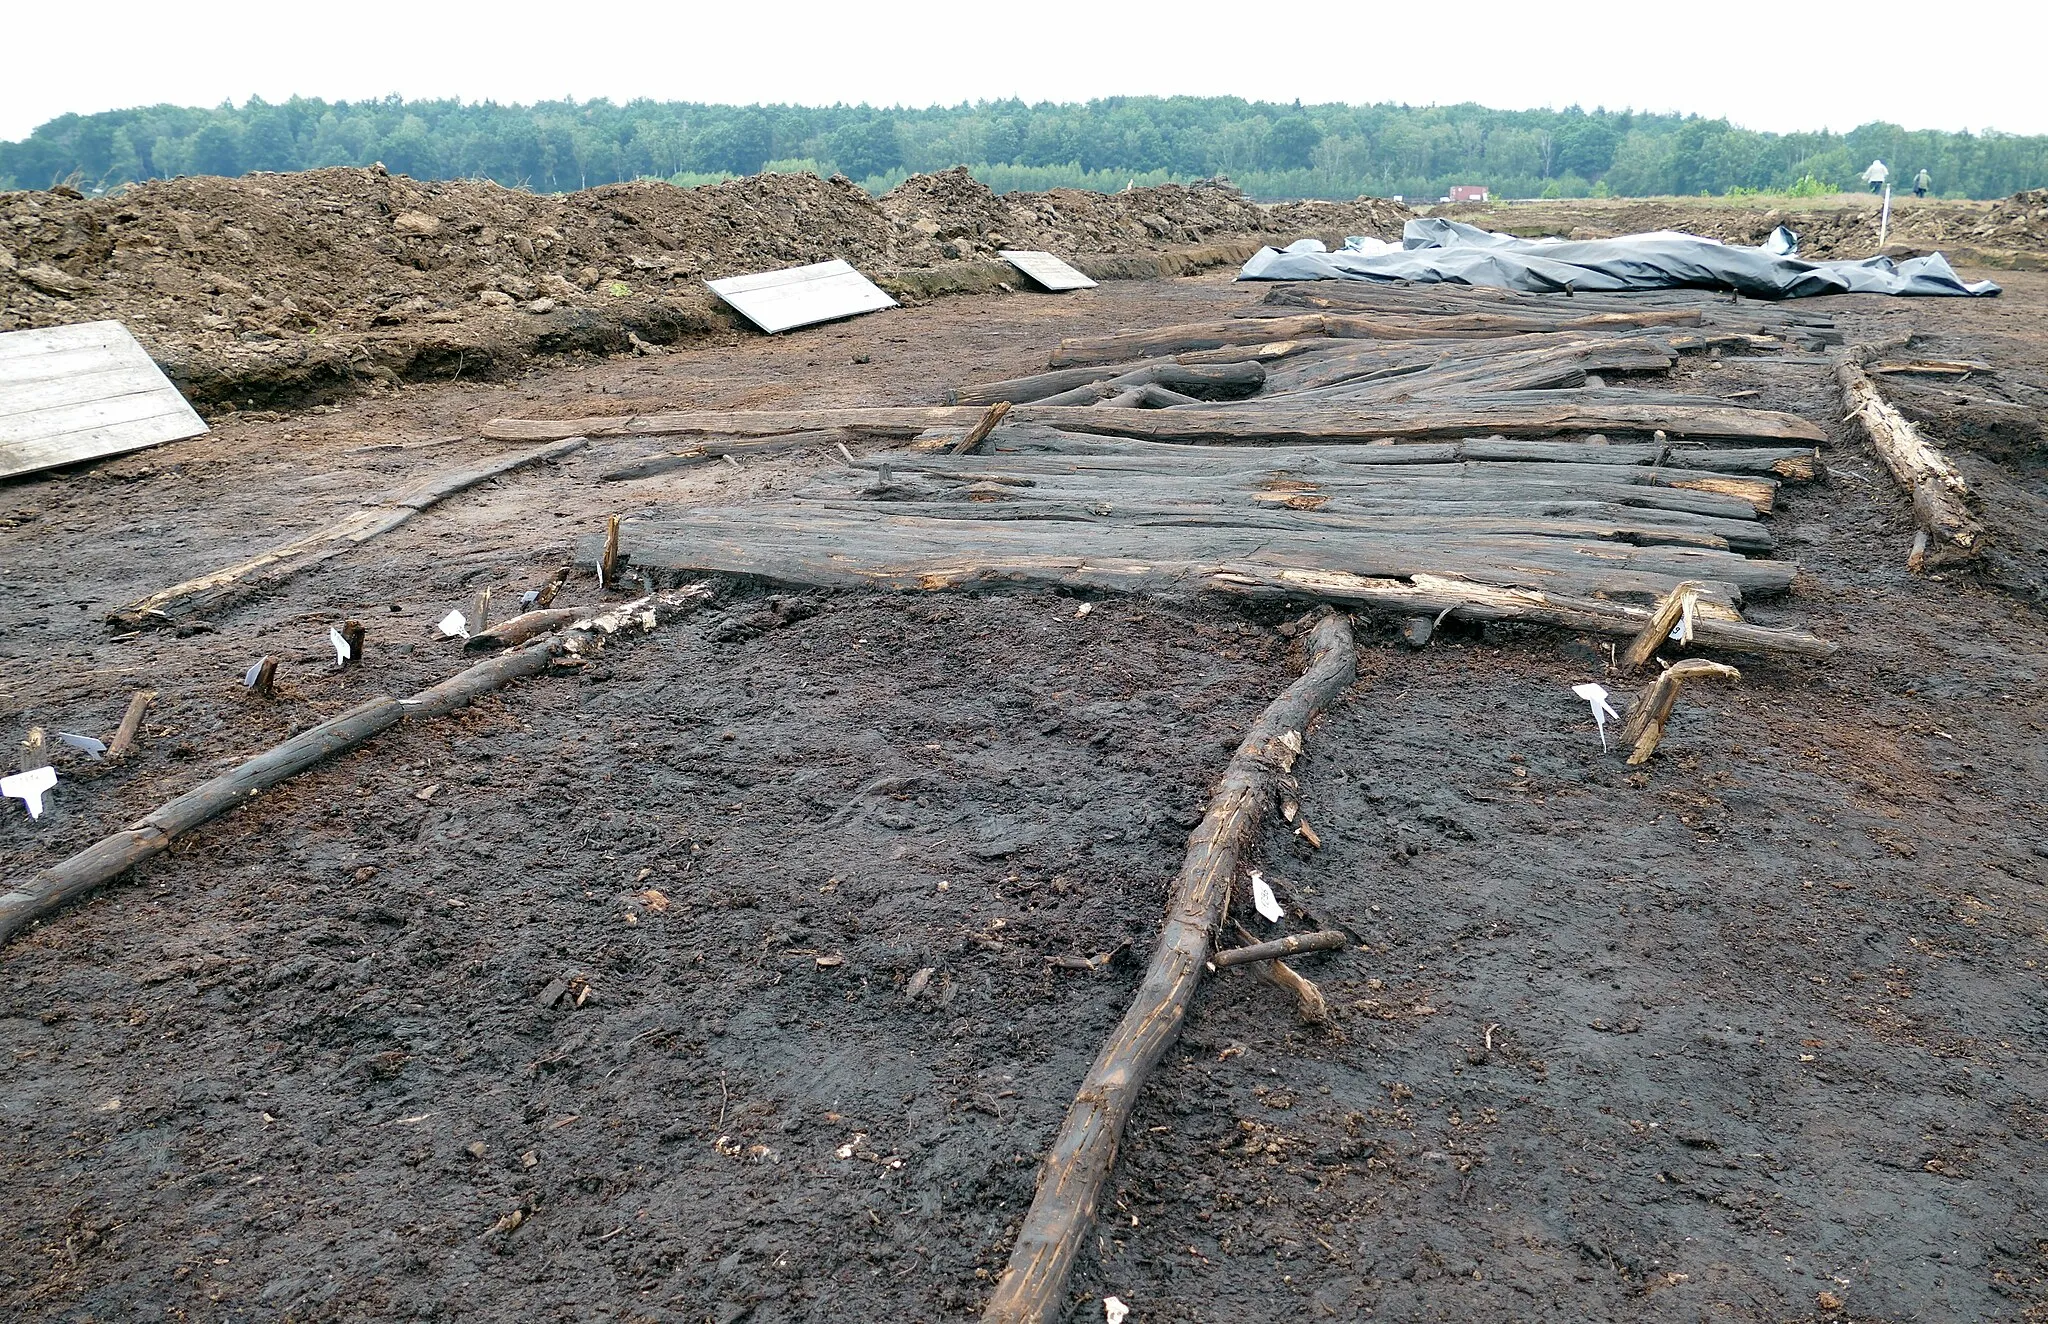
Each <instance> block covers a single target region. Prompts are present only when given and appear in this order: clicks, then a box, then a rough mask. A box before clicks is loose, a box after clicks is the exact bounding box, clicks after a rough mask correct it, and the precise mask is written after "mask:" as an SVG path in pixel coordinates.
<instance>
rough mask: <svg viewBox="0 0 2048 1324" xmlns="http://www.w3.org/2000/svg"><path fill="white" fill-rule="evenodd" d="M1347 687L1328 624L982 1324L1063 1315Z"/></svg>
mask: <svg viewBox="0 0 2048 1324" xmlns="http://www.w3.org/2000/svg"><path fill="white" fill-rule="evenodd" d="M1356 675H1357V649H1356V645H1355V644H1354V643H1353V642H1352V637H1351V623H1350V621H1348V620H1347V619H1345V618H1344V617H1342V616H1332V617H1329V618H1328V619H1326V620H1324V621H1323V622H1322V624H1320V625H1318V626H1317V627H1316V629H1315V631H1314V632H1313V634H1312V635H1311V636H1310V640H1309V657H1308V666H1307V667H1306V669H1305V670H1304V671H1303V673H1302V676H1301V679H1299V680H1297V681H1295V682H1294V684H1292V685H1290V686H1288V687H1287V689H1286V690H1285V691H1284V692H1283V693H1282V694H1281V695H1280V697H1279V698H1277V699H1275V700H1274V701H1273V703H1272V704H1271V706H1269V707H1268V708H1267V709H1266V711H1265V712H1264V713H1262V714H1260V716H1259V720H1258V721H1257V722H1255V723H1254V724H1253V725H1252V728H1251V730H1250V731H1249V732H1247V733H1246V735H1245V738H1244V740H1243V742H1242V743H1241V744H1239V746H1238V748H1237V753H1236V755H1235V756H1234V757H1233V758H1232V759H1231V760H1230V764H1229V766H1228V767H1227V768H1225V770H1224V773H1223V779H1222V781H1221V782H1219V783H1218V785H1217V787H1216V790H1215V793H1214V794H1213V795H1211V796H1210V798H1209V810H1208V813H1207V814H1205V815H1204V816H1203V818H1202V822H1201V824H1200V826H1198V827H1197V828H1196V829H1195V832H1194V835H1193V836H1192V837H1191V838H1190V839H1189V842H1188V850H1187V856H1186V858H1185V859H1184V860H1183V862H1182V864H1181V870H1180V875H1179V877H1177V878H1176V879H1175V880H1174V884H1173V888H1172V891H1171V892H1170V894H1169V898H1168V903H1167V909H1166V921H1165V924H1164V926H1163V928H1162V929H1161V931H1160V935H1159V945H1158V947H1157V948H1155V949H1154V951H1153V953H1152V959H1151V961H1150V962H1149V963H1148V964H1147V966H1146V969H1145V977H1144V979H1143V980H1142V981H1141V982H1140V984H1139V986H1138V991H1137V994H1136V996H1135V997H1133V999H1132V1001H1131V1006H1130V1010H1128V1011H1127V1012H1125V1013H1124V1017H1123V1020H1122V1021H1120V1022H1119V1023H1118V1024H1117V1027H1116V1029H1115V1030H1114V1031H1113V1032H1112V1033H1111V1034H1110V1037H1109V1039H1108V1041H1107V1042H1105V1043H1104V1044H1103V1046H1102V1051H1101V1052H1100V1053H1099V1054H1097V1056H1096V1059H1095V1064H1094V1066H1092V1067H1091V1068H1090V1069H1089V1071H1088V1074H1087V1076H1086V1077H1085V1078H1084V1079H1083V1081H1082V1084H1081V1089H1080V1092H1079V1093H1078V1094H1077V1095H1076V1096H1075V1099H1074V1103H1073V1106H1072V1107H1071V1108H1069V1109H1068V1111H1067V1117H1066V1121H1065V1123H1064V1124H1063V1125H1062V1126H1061V1127H1060V1131H1059V1134H1058V1136H1056V1137H1055V1138H1054V1140H1053V1144H1052V1148H1051V1149H1050V1150H1049V1151H1048V1152H1047V1154H1046V1157H1045V1161H1044V1163H1043V1164H1042V1165H1041V1166H1040V1168H1039V1175H1038V1191H1037V1194H1036V1196H1035V1197H1034V1198H1033V1199H1032V1202H1031V1209H1030V1211H1029V1212H1028V1213H1026V1214H1025V1216H1024V1222H1023V1227H1022V1230H1021V1231H1020V1232H1019V1234H1018V1237H1017V1244H1016V1246H1015V1248H1014V1249H1013V1250H1012V1251H1011V1253H1010V1263H1009V1267H1008V1268H1006V1269H1005V1270H1004V1271H1003V1276H1002V1277H1001V1279H999V1280H998V1281H997V1283H996V1288H995V1291H994V1293H992V1294H991V1295H990V1297H989V1300H988V1304H987V1306H986V1307H985V1309H984V1310H983V1313H982V1319H983V1321H984V1324H1046V1322H1047V1321H1050V1320H1053V1319H1055V1318H1057V1317H1058V1316H1059V1314H1060V1313H1061V1312H1062V1311H1063V1310H1064V1309H1065V1306H1066V1284H1067V1277H1068V1275H1069V1273H1070V1272H1071V1271H1072V1269H1073V1266H1074V1256H1075V1254H1076V1252H1078V1251H1079V1250H1080V1247H1081V1244H1082V1242H1083V1241H1084V1240H1085V1239H1086V1237H1087V1235H1088V1232H1089V1229H1090V1227H1091V1225H1092V1224H1093V1222H1094V1219H1095V1208H1096V1203H1097V1201H1098V1200H1099V1199H1100V1198H1101V1194H1102V1187H1103V1183H1104V1182H1106V1181H1107V1180H1108V1178H1109V1173H1110V1169H1111V1168H1112V1167H1113V1166H1114V1165H1115V1163H1116V1152H1117V1145H1118V1142H1119V1141H1120V1139H1121V1138H1122V1135H1123V1130H1124V1126H1125V1125H1126V1124H1127V1123H1128V1122H1129V1120H1130V1115H1131V1109H1132V1107H1133V1106H1135V1105H1136V1103H1137V1099H1138V1093H1139V1091H1140V1090H1142V1089H1143V1088H1144V1085H1145V1081H1146V1079H1147V1078H1148V1077H1149V1076H1150V1075H1151V1074H1152V1070H1153V1068H1155V1067H1156V1066H1158V1064H1159V1060H1160V1059H1161V1058H1162V1057H1164V1056H1165V1054H1166V1050H1167V1049H1168V1048H1170V1047H1172V1045H1173V1041H1174V1040H1175V1038H1177V1037H1178V1036H1179V1034H1180V1028H1181V1023H1182V1021H1183V1020H1184V1019H1185V1018H1186V1016H1187V1010H1188V1006H1189V1004H1190V1002H1191V1001H1192V1000H1193V998H1194V994H1195V988H1196V986H1197V985H1198V984H1199V983H1200V981H1201V978H1202V970H1203V966H1204V964H1205V963H1206V962H1207V959H1208V956H1209V952H1210V945H1211V940H1212V937H1213V935H1214V934H1215V932H1216V930H1217V927H1218V925H1219V924H1220V923H1221V922H1222V919H1223V910H1224V905H1225V903H1226V902H1227V900H1228V899H1229V896H1230V889H1231V884H1232V883H1233V882H1234V881H1235V879H1236V877H1237V875H1238V863H1239V859H1240V856H1241V855H1242V853H1243V851H1244V850H1245V848H1246V846H1247V845H1248V844H1249V843H1250V841H1251V839H1252V836H1253V834H1254V833H1255V832H1256V831H1257V830H1258V827H1259V824H1260V823H1261V822H1262V821H1263V820H1264V818H1265V816H1266V814H1267V813H1268V812H1269V811H1270V810H1271V808H1272V805H1273V797H1274V793H1275V787H1276V783H1277V782H1278V780H1279V778H1281V777H1283V776H1285V775H1286V774H1287V772H1288V771H1289V769H1291V768H1292V767H1293V766H1294V760H1295V757H1296V755H1297V754H1299V753H1300V751H1301V748H1302V743H1303V740H1304V739H1305V737H1306V736H1307V734H1308V728H1309V724H1310V723H1311V722H1312V721H1313V720H1314V719H1315V717H1316V715H1317V714H1318V713H1320V712H1321V711H1322V710H1323V709H1324V708H1325V707H1327V706H1328V705H1329V704H1330V702H1331V701H1332V700H1334V699H1335V698H1336V697H1337V695H1338V694H1340V693H1341V692H1342V691H1343V690H1344V688H1345V687H1346V686H1347V685H1349V684H1350V683H1351V682H1352V680H1353V679H1354V678H1355V677H1356Z"/></svg>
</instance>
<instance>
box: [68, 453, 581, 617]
mask: <svg viewBox="0 0 2048 1324" xmlns="http://www.w3.org/2000/svg"><path fill="white" fill-rule="evenodd" d="M585 444H586V443H585V439H584V438H582V437H578V436H574V435H571V436H568V437H566V438H563V439H561V440H560V441H558V442H556V443H555V444H553V445H547V446H540V447H536V448H535V449H532V450H527V451H520V452H517V453H515V454H512V455H507V456H503V457H501V458H500V459H497V460H494V461H492V462H491V463H489V464H486V465H482V466H479V467H476V468H469V469H457V470H451V471H449V472H447V473H442V474H437V475H434V476H433V477H431V478H428V479H426V480H424V481H423V482H420V483H417V484H415V485H413V486H412V487H409V488H406V489H404V490H403V491H400V492H398V493H396V494H394V495H392V496H389V497H386V498H385V499H384V500H383V501H382V502H380V503H378V504H377V505H375V506H371V507H369V508H368V509H364V510H358V511H356V512H355V513H354V514H352V515H348V516H346V517H344V518H342V519H339V520H336V521H335V522H334V523H332V524H330V525H328V526H327V527H325V528H323V529H316V530H314V531H313V532H312V533H309V534H306V535H304V536H303V537H299V538H294V539H292V540H291V541H290V542H288V543H285V544H284V545H282V546H279V547H273V548H271V549H270V550H269V551H267V552H263V553H261V554H259V555H256V556H253V557H250V558H249V559H248V560H246V561H240V562H237V563H236V564H234V565H231V566H226V567H224V568H222V569H219V570H215V571H213V572H212V573H210V574H205V575H200V576H199V577H197V578H195V579H188V580H186V581H185V582H183V583H181V584H174V585H172V586H171V587H170V588H167V589H164V590H162V591H161V592H158V593H152V594H150V595H149V596H148V597H146V598H139V599H137V600H136V601H134V602H130V603H127V604H126V605H124V606H121V607H117V608H115V609H114V610H113V611H111V612H109V613H108V614H107V620H108V621H109V622H110V623H112V624H114V625H116V626H119V627H120V628H122V629H129V630H133V629H139V628H141V627H143V626H145V625H168V624H172V623H174V622H176V621H178V620H181V619H189V618H191V617H194V616H203V615H205V614H206V613H208V612H211V611H216V610H218V609H220V608H221V607H223V606H226V605H227V604H229V603H231V602H235V601H238V600H240V599H242V598H246V597H249V596H251V595H253V594H256V593H259V592H262V591H264V590H265V589H270V588H275V587H276V586H277V585H279V584H281V583H283V582H284V581H285V580H287V579H290V578H291V577H292V576H293V575H296V574H299V573H301V572H302V571H305V570H309V569H311V568H312V567H314V566H316V565H319V564H321V563H322V562H325V561H328V560H331V559H332V558H334V557H337V556H340V555H341V554H342V553H343V552H346V551H348V550H349V549H350V548H352V547H357V546H360V545H361V544H363V543H366V542H368V541H370V540H371V539H372V538H376V537H378V536H380V535H382V534H386V533H389V532H391V530H393V529H395V528H397V527H398V526H399V525H401V524H404V523H405V522H406V521H407V520H410V519H411V518H412V517H413V516H415V515H417V514H419V513H420V512H421V511H423V510H428V509H431V508H432V507H434V506H436V505H439V504H440V503H441V502H443V501H445V500H447V499H448V498H449V497H451V496H454V495H455V494H457V493H458V492H464V491H467V490H468V489H470V488H472V487H475V486H476V485H477V484H479V483H483V482H488V481H489V480H490V479H493V478H497V477H500V476H501V475H504V474H508V473H511V472H513V471H514V470H516V469H523V468H525V467H526V466H528V465H531V464H540V463H542V462H544V461H547V460H554V459H559V458H561V457H562V456H564V455H567V454H569V453H570V452H571V451H575V450H577V449H579V448H581V447H582V446H583V445H585Z"/></svg>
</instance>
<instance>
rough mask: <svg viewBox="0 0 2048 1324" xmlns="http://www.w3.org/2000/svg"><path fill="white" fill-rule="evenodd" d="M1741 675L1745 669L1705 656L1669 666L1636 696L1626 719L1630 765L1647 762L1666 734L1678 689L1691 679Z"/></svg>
mask: <svg viewBox="0 0 2048 1324" xmlns="http://www.w3.org/2000/svg"><path fill="white" fill-rule="evenodd" d="M1741 679H1742V673H1741V672H1740V671H1737V670H1736V669H1735V668H1734V667H1731V666H1727V665H1725V664H1723V663H1720V662H1709V661H1708V660H1707V659H1705V658H1703V657H1689V658H1686V659H1685V660H1684V661H1682V662H1678V663H1676V664H1674V665H1672V666H1670V667H1667V668H1665V670H1664V672H1663V674H1662V675H1660V676H1658V677H1657V679H1655V680H1653V681H1651V682H1650V683H1649V685H1647V686H1646V687H1645V688H1644V689H1643V692H1642V693H1641V694H1638V695H1637V696H1636V701H1635V702H1634V703H1633V704H1631V705H1630V706H1629V710H1628V716H1627V717H1626V718H1624V719H1623V720H1622V724H1621V743H1622V744H1624V745H1627V746H1629V755H1628V765H1629V766H1630V767H1631V768H1633V767H1638V766H1640V765H1641V764H1644V763H1647V762H1648V761H1649V758H1650V755H1651V754H1653V753H1655V752H1656V750H1657V742H1658V741H1660V740H1662V739H1663V738H1664V727H1665V725H1666V724H1667V723H1668V722H1670V720H1671V708H1672V705H1673V704H1675V703H1677V702H1678V691H1679V690H1680V688H1682V687H1683V686H1684V685H1685V684H1686V683H1687V682H1688V681H1694V680H1728V681H1736V680H1741Z"/></svg>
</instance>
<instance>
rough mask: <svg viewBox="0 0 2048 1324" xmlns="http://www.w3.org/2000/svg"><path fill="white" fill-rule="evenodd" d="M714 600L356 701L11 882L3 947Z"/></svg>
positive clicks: (673, 605) (667, 601) (668, 608)
mask: <svg viewBox="0 0 2048 1324" xmlns="http://www.w3.org/2000/svg"><path fill="white" fill-rule="evenodd" d="M709 597H710V590H709V588H708V587H706V586H704V585H696V586H693V587H691V588H687V589H683V590H680V591H679V592H676V593H670V594H661V595H657V596H654V597H649V598H642V599H639V600H637V601H635V602H631V603H626V604H623V605H621V606H619V607H615V608H611V609H609V610H607V611H604V612H602V613H600V614H598V615H589V614H585V615H583V616H582V617H581V618H580V620H579V621H578V623H577V628H576V629H574V630H571V631H569V632H567V633H566V634H564V635H563V636H561V637H560V638H559V639H544V640H541V641H539V642H537V643H534V644H532V645H529V646H528V647H527V648H525V649H522V650H519V651H517V652H512V653H506V654H503V655H501V656H499V657H494V658H490V659H488V660H486V661H483V662H479V663H477V664H476V665H475V666H473V667H470V668H468V669H466V670H464V671H462V672H460V673H458V674H456V675H454V676H451V677H449V678H448V679H447V680H444V681H442V682H441V683H440V684H438V685H435V686H432V687H431V688H428V689H425V690H422V691H420V692H419V693H418V694H415V695H414V696H412V697H411V698H409V699H405V700H398V699H393V698H391V697H389V696H388V695H381V694H380V695H378V696H376V697H375V698H372V699H369V700H367V701H365V702H363V703H361V704H358V705H357V706H356V707H354V708H351V709H349V710H348V711H347V712H344V713H342V714H340V715H338V716H336V717H333V718H330V719H328V720H327V721H325V722H322V723H320V724H319V725H318V726H315V727H313V728H311V729H310V730H307V731H303V732H301V733H299V734H298V735H296V736H293V737H292V738H291V739H289V740H286V741H285V742H284V743H282V744H280V745H276V746H274V747H272V748H271V749H268V750H266V751H264V752H263V753H261V754H258V755H256V756H255V757H254V758H251V759H249V760H247V761H246V762H244V763H241V764H239V765H237V766H236V767H235V768H233V769H231V770H229V771H228V772H225V773H222V774H221V775H220V776H218V777H215V778H213V779H211V780H210V781H207V782H204V783H202V784H200V785H199V786H196V787H194V788H193V789H191V790H189V791H187V792H185V793H184V794H183V795H180V796H178V797H177V798H175V799H173V800H171V801H170V802H169V803H167V804H165V805H163V806H162V807H161V808H158V809H156V810H154V811H152V812H151V813H149V814H146V815H144V816H143V817H142V818H141V819H140V820H138V821H137V822H135V823H134V824H132V825H130V826H129V827H126V828H123V829H122V830H120V831H119V832H116V833H114V834H113V835H112V836H109V837H105V838H103V839H101V840H100V841H97V842H94V843H93V844H92V845H90V846H88V847H86V848H85V849H84V850H82V851H79V852H78V853H76V854H74V855H71V856H69V857H67V858H65V859H63V860H60V861H58V862H57V863H56V864H53V865H51V866H49V867H48V868H46V869H42V870H40V871H38V872H37V873H36V874H35V875H34V876H32V877H30V878H28V879H24V880H22V881H20V882H16V883H12V884H10V885H9V886H8V887H7V890H6V891H5V892H0V944H5V943H6V942H7V941H8V940H9V939H11V938H12V937H13V936H14V935H15V934H16V933H18V932H19V931H20V930H21V929H22V928H23V927H24V926H26V925H29V924H32V923H35V922H36V921H38V920H41V919H45V918H47V917H48V916H50V915H53V914H55V913H57V911H59V910H60V909H62V908H63V907H64V906H66V905H68V904H70V903H71V902H73V901H75V900H77V899H78V898H80V897H82V896H85V895H87V894H88V893H91V892H93V891H96V890H97V889H99V888H100V887H103V886H105V885H106V884H107V883H109V882H112V881H113V880H114V879H115V878H117V877H119V876H120V875H121V874H123V873H125V872H127V871H128V870H129V869H131V868H133V867H135V866H136V865H138V864H141V863H142V862H143V861H145V860H147V859H150V858H151V857H153V856H156V855H159V854H161V853H162V852H163V851H164V850H165V849H166V848H168V847H169V846H170V844H171V842H173V841H174V840H176V839H177V838H178V837H179V836H180V835H181V834H183V833H186V832H190V831H191V830H192V829H194V828H196V827H199V826H200V825H202V824H204V823H207V822H210V821H211V820H213V819H215V818H218V817H220V816H221V815H222V814H225V813H227V812H228V811H229V810H232V809H236V808H239V807H241V806H242V805H245V804H248V803H249V802H250V801H251V800H253V799H255V798H256V797H257V796H258V795H259V794H261V793H262V792H263V791H266V790H269V789H270V788H272V787H274V786H277V785H278V784H280V783H282V782H284V781H287V780H289V779H290V778H292V777H296V776H297V775H298V774H300V773H302V772H304V771H306V770H307V769H308V768H311V767H313V766H314V765H316V764H319V763H321V762H323V761H325V760H327V759H330V758H332V757H334V756H335V755H337V754H342V753H346V752H347V751H349V750H352V749H356V748H359V747H360V746H362V745H364V744H366V743H368V742H369V741H370V740H371V739H372V738H373V737H375V736H376V735H377V734H379V733H380V732H382V731H385V730H388V729H389V728H390V727H392V726H394V725H396V724H397V723H398V722H400V721H403V720H405V719H407V718H420V717H440V716H444V715H446V714H448V713H450V712H453V711H454V710H455V709H457V708H460V707H462V706H463V705H465V704H467V703H470V702H472V701H473V700H475V699H477V698H479V697H480V696H482V695H484V694H487V693H490V692H491V691H493V690H497V689H500V688H502V687H503V686H505V685H506V684H508V683H510V682H511V681H513V680H515V679H518V678H520V677H524V676H535V675H539V674H540V673H541V672H543V671H545V670H547V668H548V666H549V665H550V664H551V663H552V662H553V661H554V659H555V658H557V657H560V656H562V655H564V654H566V653H575V652H582V651H585V650H587V649H589V648H590V647H592V646H593V645H594V644H596V643H597V642H599V641H601V640H602V639H603V637H605V636H607V635H610V634H614V633H618V632H619V631H621V630H625V629H632V628H646V629H652V628H653V626H654V625H655V624H656V623H657V622H658V621H659V620H660V619H663V618H665V617H666V616H668V615H672V614H674V613H676V612H679V611H682V610H686V609H688V608H689V607H691V606H694V605H695V604H697V603H700V602H703V601H706V600H708V598H709Z"/></svg>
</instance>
